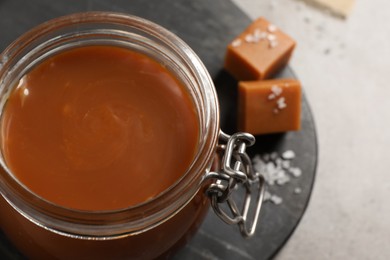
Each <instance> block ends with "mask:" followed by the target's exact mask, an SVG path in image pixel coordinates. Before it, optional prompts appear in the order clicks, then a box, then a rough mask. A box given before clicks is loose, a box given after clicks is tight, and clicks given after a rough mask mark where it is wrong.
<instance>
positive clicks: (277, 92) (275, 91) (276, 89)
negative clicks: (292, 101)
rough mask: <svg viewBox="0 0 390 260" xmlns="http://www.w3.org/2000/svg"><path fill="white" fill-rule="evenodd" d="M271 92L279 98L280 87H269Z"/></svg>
mask: <svg viewBox="0 0 390 260" xmlns="http://www.w3.org/2000/svg"><path fill="white" fill-rule="evenodd" d="M271 91H272V93H273V94H275V96H279V95H280V94H282V92H283V89H282V88H281V87H279V86H278V85H273V86H272V87H271Z"/></svg>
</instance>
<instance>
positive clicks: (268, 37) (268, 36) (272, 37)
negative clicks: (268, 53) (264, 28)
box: [267, 34, 276, 42]
mask: <svg viewBox="0 0 390 260" xmlns="http://www.w3.org/2000/svg"><path fill="white" fill-rule="evenodd" d="M267 39H268V40H269V41H270V42H272V41H276V35H275V34H268V35H267Z"/></svg>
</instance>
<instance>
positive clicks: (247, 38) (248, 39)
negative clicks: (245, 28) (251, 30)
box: [245, 34, 255, 43]
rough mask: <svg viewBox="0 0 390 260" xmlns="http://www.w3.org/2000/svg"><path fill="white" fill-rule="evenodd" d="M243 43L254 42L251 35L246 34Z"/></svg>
mask: <svg viewBox="0 0 390 260" xmlns="http://www.w3.org/2000/svg"><path fill="white" fill-rule="evenodd" d="M245 41H246V42H249V43H251V42H254V41H255V38H254V37H253V35H252V34H247V35H246V36H245Z"/></svg>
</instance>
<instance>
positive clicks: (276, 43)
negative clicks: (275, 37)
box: [269, 41, 278, 49]
mask: <svg viewBox="0 0 390 260" xmlns="http://www.w3.org/2000/svg"><path fill="white" fill-rule="evenodd" d="M277 46H278V42H277V41H270V42H269V47H270V48H271V49H273V48H276V47H277Z"/></svg>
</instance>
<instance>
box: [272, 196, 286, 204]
mask: <svg viewBox="0 0 390 260" xmlns="http://www.w3.org/2000/svg"><path fill="white" fill-rule="evenodd" d="M270 201H271V202H272V203H274V204H275V205H279V204H281V203H282V202H283V199H282V198H281V197H279V196H277V195H271V198H270Z"/></svg>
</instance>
